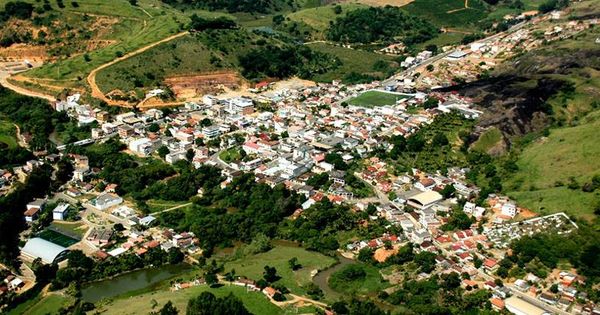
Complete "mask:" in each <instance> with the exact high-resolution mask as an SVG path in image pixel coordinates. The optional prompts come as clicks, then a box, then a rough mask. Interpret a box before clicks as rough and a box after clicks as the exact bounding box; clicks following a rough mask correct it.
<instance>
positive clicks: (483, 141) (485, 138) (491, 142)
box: [471, 127, 502, 152]
mask: <svg viewBox="0 0 600 315" xmlns="http://www.w3.org/2000/svg"><path fill="white" fill-rule="evenodd" d="M501 140H502V132H500V130H498V128H495V127H492V128H490V129H488V130H486V131H485V132H484V133H482V134H481V136H479V139H477V141H475V142H474V143H473V145H472V147H471V148H472V149H473V150H476V151H479V152H487V151H488V150H489V149H491V148H492V147H494V146H495V145H496V144H497V143H498V142H499V141H501Z"/></svg>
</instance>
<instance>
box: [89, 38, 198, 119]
mask: <svg viewBox="0 0 600 315" xmlns="http://www.w3.org/2000/svg"><path fill="white" fill-rule="evenodd" d="M187 34H189V32H188V31H185V32H181V33H177V34H175V35H171V36H169V37H166V38H163V39H161V40H159V41H157V42H154V43H151V44H148V45H146V46H144V47H141V48H139V49H137V50H134V51H132V52H130V53H127V54H125V55H123V56H121V57H118V58H116V59H113V60H112V61H110V62H107V63H105V64H103V65H101V66H99V67H97V68H95V69H94V70H92V71H91V72H90V74H88V76H87V82H88V84H89V85H90V88H91V89H92V97H94V98H97V99H100V100H103V101H105V102H106V103H107V104H109V105H117V106H127V107H129V106H131V105H130V104H129V103H127V102H124V101H114V100H111V99H109V98H107V97H106V96H105V95H104V93H103V92H102V90H100V87H98V84H97V83H96V74H98V72H99V71H100V70H103V69H106V68H108V67H110V66H112V65H114V64H116V63H118V62H121V61H123V60H126V59H128V58H131V57H133V56H135V55H138V54H141V53H143V52H144V51H146V50H148V49H150V48H153V47H156V46H158V45H160V44H162V43H166V42H169V41H171V40H174V39H176V38H179V37H182V36H184V35H187Z"/></svg>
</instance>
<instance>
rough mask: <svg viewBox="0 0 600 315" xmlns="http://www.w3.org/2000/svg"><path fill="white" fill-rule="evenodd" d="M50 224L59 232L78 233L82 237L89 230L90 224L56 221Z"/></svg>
mask: <svg viewBox="0 0 600 315" xmlns="http://www.w3.org/2000/svg"><path fill="white" fill-rule="evenodd" d="M50 226H51V227H52V228H53V229H55V230H56V231H59V232H64V233H65V234H67V235H73V236H75V235H77V236H78V237H79V238H82V237H83V235H84V234H85V232H86V231H87V230H88V226H87V225H85V224H84V223H83V222H60V221H54V222H52V223H51V224H50Z"/></svg>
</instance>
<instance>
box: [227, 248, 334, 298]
mask: <svg viewBox="0 0 600 315" xmlns="http://www.w3.org/2000/svg"><path fill="white" fill-rule="evenodd" d="M293 258H296V260H295V263H294V266H295V267H296V269H294V268H292V267H291V266H290V260H292V259H293ZM334 263H335V260H334V259H333V258H330V257H327V256H324V255H322V254H320V253H316V252H311V251H307V250H306V249H303V248H300V247H292V246H275V247H274V248H273V249H271V250H268V251H266V252H263V253H257V254H253V255H249V256H243V257H241V258H239V259H237V260H234V261H231V262H226V263H225V265H224V267H223V269H224V270H225V271H229V270H234V271H235V275H237V276H243V277H247V278H249V279H253V280H259V279H261V278H262V274H263V271H264V266H265V265H266V264H268V265H269V266H272V267H274V268H276V270H277V274H278V275H279V276H280V279H279V280H277V281H275V284H276V285H282V286H284V287H286V288H287V289H289V290H290V291H291V292H292V293H294V294H299V295H304V294H306V293H307V289H306V287H307V286H309V285H310V283H311V278H312V277H311V273H312V272H313V271H314V270H323V269H325V268H327V267H329V266H331V265H333V264H334Z"/></svg>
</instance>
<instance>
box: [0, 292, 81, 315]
mask: <svg viewBox="0 0 600 315" xmlns="http://www.w3.org/2000/svg"><path fill="white" fill-rule="evenodd" d="M31 301H32V302H31V303H28V302H26V303H23V304H21V305H19V307H17V308H14V309H12V310H11V311H10V312H8V315H17V314H19V315H45V314H58V311H59V310H60V309H61V308H62V307H64V306H68V305H69V304H71V303H72V302H73V299H72V298H71V297H66V296H63V295H58V294H50V295H48V296H46V297H44V298H42V299H33V300H31Z"/></svg>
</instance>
